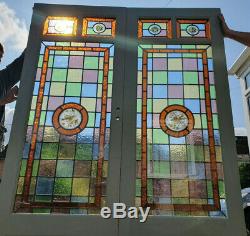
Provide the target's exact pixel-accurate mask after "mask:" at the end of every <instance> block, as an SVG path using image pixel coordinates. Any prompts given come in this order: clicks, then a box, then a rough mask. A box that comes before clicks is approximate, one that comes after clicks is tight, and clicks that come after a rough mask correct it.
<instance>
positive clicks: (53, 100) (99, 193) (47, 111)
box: [1, 4, 125, 236]
mask: <svg viewBox="0 0 250 236" xmlns="http://www.w3.org/2000/svg"><path fill="white" fill-rule="evenodd" d="M38 16H39V18H38ZM37 19H38V20H37ZM124 22H125V10H124V9H119V8H118V9H116V10H113V9H108V10H107V11H105V12H102V9H101V8H95V7H94V8H92V7H77V6H71V7H69V6H51V5H49V6H48V5H43V4H36V6H35V10H34V15H33V21H32V26H31V31H30V39H29V43H28V48H27V52H26V60H25V64H24V71H23V78H24V79H23V80H22V82H21V89H20V96H19V103H18V104H17V110H16V118H15V121H14V127H13V130H14V131H13V133H12V138H11V140H12V142H11V143H10V145H9V147H10V148H9V150H10V152H12V153H9V154H8V158H7V162H8V160H10V161H11V163H9V164H8V163H7V164H6V165H7V169H12V171H11V173H12V175H13V176H11V177H10V178H9V180H7V181H4V180H3V185H2V187H3V188H2V191H1V193H3V189H6V191H7V192H8V193H5V194H3V195H2V196H1V197H2V201H1V202H2V203H3V202H6V204H4V205H3V204H2V208H1V213H2V214H3V216H1V220H4V222H5V223H2V222H1V232H4V235H50V236H51V235H67V236H70V235H93V236H94V235H103V234H104V235H107V234H111V235H117V234H118V222H117V221H115V220H112V219H110V220H108V221H107V220H104V219H102V218H101V215H100V211H101V208H102V207H104V206H111V205H112V203H113V202H119V182H120V160H121V150H120V146H121V140H122V135H121V134H122V116H121V114H122V112H121V110H122V107H121V106H122V96H121V94H122V93H123V88H122V85H123V81H124V79H123V71H124V69H123V67H124V62H123V49H122V47H121V43H120V42H119V41H118V40H117V38H119V37H121V35H123V34H124V32H125V26H124ZM38 35H39V37H37V36H38ZM32 87H33V89H32ZM31 91H33V92H32V94H31ZM114 98H115V99H114ZM27 118H28V119H27ZM23 127H24V128H23ZM14 132H15V133H18V137H17V135H15V134H14ZM10 156H14V157H15V158H16V159H15V160H16V161H17V163H16V164H14V163H13V159H12V158H10ZM11 159H12V160H11ZM10 166H12V167H10ZM13 173H17V175H18V177H17V182H15V181H16V180H15V181H14V179H15V176H16V174H13ZM6 175H8V174H6ZM6 179H8V177H7V176H6ZM12 181H13V186H15V187H13V188H8V186H9V185H11V182H12ZM14 182H15V184H14ZM14 193H15V194H14ZM13 194H14V195H15V196H14V195H13ZM7 196H11V197H7ZM13 196H14V197H13ZM30 222H32V225H30V226H28V225H29V224H30ZM27 227H30V228H29V229H27ZM2 229H3V231H2ZM1 235H2V234H1Z"/></svg>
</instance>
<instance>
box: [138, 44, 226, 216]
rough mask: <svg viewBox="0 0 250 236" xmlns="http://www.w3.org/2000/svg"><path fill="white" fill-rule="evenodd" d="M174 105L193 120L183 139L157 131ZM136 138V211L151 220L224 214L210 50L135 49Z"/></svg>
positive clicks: (206, 47) (186, 47)
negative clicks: (146, 209) (145, 211)
mask: <svg viewBox="0 0 250 236" xmlns="http://www.w3.org/2000/svg"><path fill="white" fill-rule="evenodd" d="M208 83H209V84H208ZM143 87H144V88H147V89H146V91H145V89H144V90H143ZM207 92H209V97H208V95H207V94H208V93H207ZM173 105H174V106H176V107H178V106H183V107H185V108H186V109H188V110H189V111H190V112H191V113H192V114H193V119H194V127H193V129H192V130H191V132H189V133H188V134H187V135H183V136H181V133H179V137H174V136H173V135H168V134H167V133H166V132H164V130H163V129H162V127H161V120H160V116H161V113H162V111H163V110H164V109H166V108H168V107H171V106H173ZM143 117H144V118H143ZM164 122H165V121H164ZM211 136H213V138H211ZM136 137H137V155H136V156H137V182H136V183H137V184H136V189H137V191H136V204H137V205H139V206H141V205H144V204H145V205H149V206H151V209H153V210H152V212H151V214H153V215H158V214H164V215H165V214H166V215H190V216H200V215H203V216H224V215H226V214H227V213H226V203H225V190H224V177H223V167H222V163H221V162H222V158H221V146H220V145H221V144H220V136H219V125H218V114H217V108H216V95H215V87H214V73H213V62H212V51H211V46H209V45H165V46H163V45H140V46H139V47H138V84H137V135H136ZM143 169H145V171H142V170H143ZM214 169H215V170H216V172H212V170H214ZM217 185H218V186H217Z"/></svg>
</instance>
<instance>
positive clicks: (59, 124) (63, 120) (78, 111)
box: [52, 103, 88, 135]
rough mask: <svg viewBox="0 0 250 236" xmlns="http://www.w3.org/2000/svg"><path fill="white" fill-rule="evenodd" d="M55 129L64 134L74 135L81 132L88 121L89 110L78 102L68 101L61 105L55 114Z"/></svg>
mask: <svg viewBox="0 0 250 236" xmlns="http://www.w3.org/2000/svg"><path fill="white" fill-rule="evenodd" d="M52 120H53V125H54V127H55V129H56V130H57V131H58V132H59V133H61V134H64V135H74V134H77V133H79V132H81V131H82V130H83V129H84V128H85V127H86V125H87V123H88V112H87V111H86V109H85V108H84V107H83V106H81V105H79V104H76V103H66V104H63V105H61V106H59V107H58V108H57V109H56V111H55V112H54V114H53V118H52Z"/></svg>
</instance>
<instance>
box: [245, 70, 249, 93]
mask: <svg viewBox="0 0 250 236" xmlns="http://www.w3.org/2000/svg"><path fill="white" fill-rule="evenodd" d="M245 80H246V89H248V88H250V72H249V73H248V74H247V75H246V77H245Z"/></svg>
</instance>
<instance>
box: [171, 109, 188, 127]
mask: <svg viewBox="0 0 250 236" xmlns="http://www.w3.org/2000/svg"><path fill="white" fill-rule="evenodd" d="M166 125H167V127H168V128H169V129H171V130H173V131H182V130H184V129H186V128H187V125H188V117H187V116H186V114H185V113H184V112H182V111H178V110H176V111H171V112H169V113H168V114H167V116H166Z"/></svg>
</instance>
